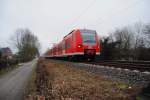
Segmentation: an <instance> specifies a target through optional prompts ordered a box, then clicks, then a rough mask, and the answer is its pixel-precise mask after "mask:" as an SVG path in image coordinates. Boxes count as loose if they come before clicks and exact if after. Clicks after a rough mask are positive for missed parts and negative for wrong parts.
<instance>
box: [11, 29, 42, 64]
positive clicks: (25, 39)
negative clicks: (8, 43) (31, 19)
mask: <svg viewBox="0 0 150 100" xmlns="http://www.w3.org/2000/svg"><path fill="white" fill-rule="evenodd" d="M12 39H13V44H14V46H15V47H16V48H17V50H18V55H19V57H20V59H21V60H22V61H29V60H31V59H33V58H34V57H35V56H38V55H39V47H40V44H39V41H38V38H37V37H36V36H35V35H33V34H32V32H31V31H30V30H28V29H17V30H16V32H15V34H14V36H13V38H12Z"/></svg>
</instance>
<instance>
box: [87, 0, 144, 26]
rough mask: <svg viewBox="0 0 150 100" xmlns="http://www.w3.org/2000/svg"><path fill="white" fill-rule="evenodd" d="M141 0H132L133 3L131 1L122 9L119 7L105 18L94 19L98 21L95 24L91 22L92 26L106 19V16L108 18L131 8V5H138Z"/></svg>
mask: <svg viewBox="0 0 150 100" xmlns="http://www.w3.org/2000/svg"><path fill="white" fill-rule="evenodd" d="M141 1H142V0H137V1H135V2H133V3H131V4H129V5H128V6H126V7H125V8H123V9H121V10H119V11H116V12H113V13H111V14H109V16H108V17H107V18H101V17H99V18H97V20H96V21H95V22H98V23H97V24H93V26H97V25H100V24H102V22H105V21H106V20H107V19H108V18H110V17H111V16H112V15H117V14H120V13H121V12H125V11H127V10H129V9H131V8H132V7H133V5H134V6H135V5H138V4H139V3H140V2H141ZM110 15H111V16H110ZM100 21H101V22H100ZM89 26H90V25H89Z"/></svg>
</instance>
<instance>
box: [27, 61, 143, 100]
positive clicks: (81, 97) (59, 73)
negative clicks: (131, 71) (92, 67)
mask: <svg viewBox="0 0 150 100" xmlns="http://www.w3.org/2000/svg"><path fill="white" fill-rule="evenodd" d="M33 80H35V81H34V82H35V87H36V89H34V90H35V91H30V92H29V93H30V94H28V96H27V98H26V100H134V98H135V95H136V94H137V93H138V91H139V90H140V87H136V86H135V87H130V86H129V85H128V84H125V83H119V82H115V81H111V80H109V79H106V78H104V77H103V76H100V75H94V74H91V73H88V72H86V71H83V70H80V69H76V68H73V67H72V66H71V65H69V64H65V63H63V62H58V61H53V60H39V62H38V65H37V69H36V78H35V79H33ZM32 88H33V85H32Z"/></svg>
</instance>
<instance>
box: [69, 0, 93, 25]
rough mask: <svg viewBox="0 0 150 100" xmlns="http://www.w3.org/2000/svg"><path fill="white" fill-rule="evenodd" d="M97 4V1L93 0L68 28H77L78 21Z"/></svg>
mask: <svg viewBox="0 0 150 100" xmlns="http://www.w3.org/2000/svg"><path fill="white" fill-rule="evenodd" d="M95 2H96V0H92V1H91V2H90V3H89V5H88V6H87V7H86V8H85V9H84V10H83V11H82V12H81V13H80V14H79V15H78V16H77V17H76V18H75V19H74V20H73V21H72V22H71V23H70V24H69V25H68V26H71V27H75V26H76V25H77V24H78V23H77V22H78V20H79V19H80V18H81V17H82V16H83V15H84V14H85V13H86V12H87V11H88V10H89V9H90V8H91V7H92V5H93V4H94V3H95Z"/></svg>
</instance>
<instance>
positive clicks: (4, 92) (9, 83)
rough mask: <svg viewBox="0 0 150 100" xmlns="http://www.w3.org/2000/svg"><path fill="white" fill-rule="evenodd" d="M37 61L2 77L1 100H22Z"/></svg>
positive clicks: (0, 82)
mask: <svg viewBox="0 0 150 100" xmlns="http://www.w3.org/2000/svg"><path fill="white" fill-rule="evenodd" d="M35 62H36V60H34V61H31V62H28V63H24V64H23V65H21V66H20V67H19V68H17V69H15V70H13V71H11V72H10V73H7V74H5V75H3V76H1V77H0V100H22V99H23V95H24V93H25V88H26V86H27V82H28V79H29V77H30V75H31V72H32V70H33V68H34V64H35Z"/></svg>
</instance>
